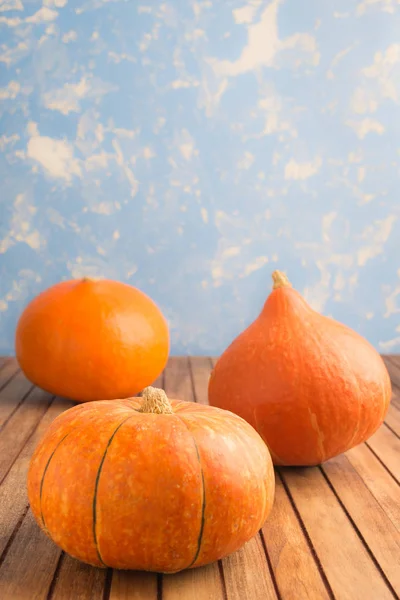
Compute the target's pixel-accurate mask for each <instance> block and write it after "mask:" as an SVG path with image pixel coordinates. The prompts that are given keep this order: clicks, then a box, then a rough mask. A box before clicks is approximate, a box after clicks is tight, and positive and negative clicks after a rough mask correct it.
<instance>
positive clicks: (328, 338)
mask: <svg viewBox="0 0 400 600" xmlns="http://www.w3.org/2000/svg"><path fill="white" fill-rule="evenodd" d="M272 277H273V282H274V285H273V291H272V293H271V294H270V296H269V297H268V298H267V300H266V302H265V304H264V307H263V309H262V311H261V314H260V315H259V316H258V317H257V319H256V320H255V321H254V322H253V323H252V324H251V325H250V326H249V327H248V328H247V329H246V330H245V331H243V332H242V333H241V334H240V335H239V336H238V337H237V338H236V339H235V340H234V341H233V342H232V344H231V345H230V346H229V347H228V348H227V349H226V350H225V352H224V353H223V354H222V356H221V357H220V358H219V360H218V361H217V363H216V365H215V368H214V370H213V372H212V374H211V377H210V381H209V389H208V392H209V401H210V404H211V405H214V406H217V407H220V408H224V409H228V410H231V411H233V412H235V413H237V414H238V415H240V416H241V417H243V418H244V419H246V420H247V421H248V422H249V423H250V424H252V425H253V426H254V427H255V428H256V429H257V431H258V432H259V433H260V435H261V436H262V438H263V439H264V441H265V442H266V444H267V445H268V447H269V450H270V452H271V455H272V458H273V461H274V463H275V464H276V465H287V466H290V465H297V466H306V465H317V464H319V463H321V462H323V461H325V460H327V459H329V458H331V457H333V456H336V455H338V454H340V453H342V452H345V451H346V450H348V449H350V448H352V447H353V446H356V445H357V444H360V443H361V442H363V441H365V440H366V439H367V438H369V437H370V436H371V435H372V434H373V433H374V432H375V431H376V430H377V429H378V427H379V426H380V425H381V423H382V421H383V419H384V416H385V414H386V411H387V409H388V405H389V401H390V397H391V385H390V379H389V375H388V372H387V370H386V367H385V365H384V363H383V361H382V359H381V357H380V356H379V354H378V353H377V351H376V350H375V349H374V348H373V347H372V346H371V345H370V344H369V343H368V342H367V341H366V340H365V339H364V338H362V337H361V336H360V335H358V334H357V333H356V332H354V331H352V330H351V329H349V328H348V327H346V326H344V325H342V324H340V323H338V322H337V321H334V320H333V319H331V318H328V317H324V316H323V315H320V314H318V313H317V312H315V311H314V310H312V308H311V307H310V306H309V305H308V304H307V302H306V301H305V300H304V299H303V298H302V296H301V295H300V294H299V293H298V292H297V291H296V290H294V289H293V288H292V286H291V284H290V282H289V280H288V279H287V277H286V276H285V275H284V274H283V273H281V272H279V271H275V272H274V273H273V275H272Z"/></svg>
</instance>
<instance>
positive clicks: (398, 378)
mask: <svg viewBox="0 0 400 600" xmlns="http://www.w3.org/2000/svg"><path fill="white" fill-rule="evenodd" d="M382 358H383V361H384V363H385V365H386V368H387V370H388V372H389V375H390V379H391V381H392V385H393V386H394V387H396V388H398V389H400V359H399V357H397V356H396V357H395V356H390V355H384V356H382Z"/></svg>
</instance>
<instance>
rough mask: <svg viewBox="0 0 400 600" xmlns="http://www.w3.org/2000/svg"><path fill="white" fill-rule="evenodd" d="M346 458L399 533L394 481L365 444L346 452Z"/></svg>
mask: <svg viewBox="0 0 400 600" xmlns="http://www.w3.org/2000/svg"><path fill="white" fill-rule="evenodd" d="M346 456H347V458H348V459H349V461H350V462H351V464H352V465H353V467H354V468H355V469H356V471H357V472H358V473H359V475H360V476H361V479H362V480H363V481H364V483H365V485H366V486H367V487H368V489H369V490H370V492H371V493H372V494H373V495H374V496H375V498H376V500H377V501H378V502H379V504H380V505H381V507H382V508H383V510H384V511H385V513H386V514H387V516H388V517H389V519H390V520H391V521H392V523H393V524H394V526H395V527H396V529H397V530H398V531H400V490H399V486H398V485H397V483H396V481H395V480H394V479H393V477H391V476H390V475H389V473H388V472H387V470H386V469H385V467H384V466H383V465H382V463H381V462H380V461H379V460H378V459H377V458H376V457H375V456H374V454H373V453H372V452H371V450H370V449H369V448H368V447H367V446H366V445H365V444H360V446H356V447H355V448H352V449H351V450H348V451H347V452H346Z"/></svg>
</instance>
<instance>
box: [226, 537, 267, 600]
mask: <svg viewBox="0 0 400 600" xmlns="http://www.w3.org/2000/svg"><path fill="white" fill-rule="evenodd" d="M222 566H223V570H224V578H225V587H226V593H227V596H228V598H229V600H243V598H249V600H250V599H251V600H276V599H277V598H278V596H277V593H276V591H275V586H274V583H273V579H272V577H271V573H270V572H269V569H268V565H267V562H266V557H265V552H264V548H263V545H262V541H261V538H260V535H259V534H257V535H256V536H255V537H253V539H251V540H250V541H249V542H247V544H245V546H243V548H241V549H240V550H238V551H237V552H235V553H234V554H231V555H230V556H227V557H226V558H224V559H223V560H222Z"/></svg>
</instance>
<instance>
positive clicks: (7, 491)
mask: <svg viewBox="0 0 400 600" xmlns="http://www.w3.org/2000/svg"><path fill="white" fill-rule="evenodd" d="M71 406H72V403H71V402H69V401H67V400H62V399H59V398H57V399H56V400H55V401H54V402H53V403H52V404H51V406H50V407H49V409H48V410H47V412H46V413H45V415H44V417H43V419H42V420H41V421H40V423H39V426H38V427H37V429H36V430H35V431H34V433H33V435H32V436H31V438H30V439H29V441H28V443H27V444H26V445H25V446H24V447H23V449H22V451H21V453H20V455H19V456H18V458H17V460H16V461H15V462H14V464H13V465H12V467H11V469H10V471H9V472H8V474H7V475H6V477H5V479H4V481H3V483H2V484H1V485H0V556H1V554H2V553H3V551H4V548H5V547H6V544H7V543H8V541H9V539H10V537H11V536H12V534H13V531H14V530H15V528H16V527H17V524H18V521H19V519H20V517H21V515H22V514H23V513H24V511H25V510H26V509H27V507H28V496H27V492H26V476H27V472H28V467H29V461H30V458H31V455H32V453H33V451H34V449H35V447H36V445H37V443H38V442H39V440H40V439H41V438H42V436H43V435H44V434H45V432H46V429H47V428H48V427H49V425H50V423H51V422H52V421H53V420H54V419H55V418H56V416H57V415H59V414H60V413H61V412H63V411H64V410H65V409H66V408H69V407H71Z"/></svg>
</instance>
